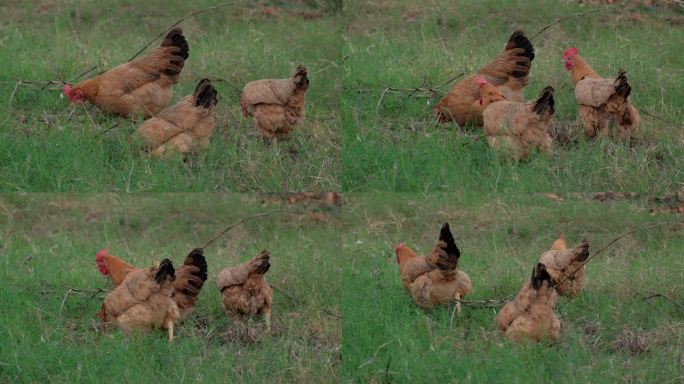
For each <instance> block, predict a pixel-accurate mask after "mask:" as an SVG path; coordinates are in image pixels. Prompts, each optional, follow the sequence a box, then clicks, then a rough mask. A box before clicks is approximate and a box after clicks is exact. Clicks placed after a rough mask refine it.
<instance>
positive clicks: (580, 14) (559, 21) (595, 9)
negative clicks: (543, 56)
mask: <svg viewBox="0 0 684 384" xmlns="http://www.w3.org/2000/svg"><path fill="white" fill-rule="evenodd" d="M600 10H601V9H600V8H594V9H590V10H588V11H584V12H580V13H575V14H573V15H570V16H564V17H560V18H558V19H556V21H554V22H553V23H551V24H549V25H547V26H545V27H544V28H542V29H541V30H540V31H539V32H537V33H536V34H535V35H534V36H532V37H530V40H534V38H535V37H537V36H539V35H541V34H542V33H544V32H545V31H546V30H547V29H549V28H551V27H553V26H554V25H556V24H559V23H561V22H563V21H565V20H568V19H572V18H573V17H579V16H582V15H586V14H587V13H592V12H598V11H600Z"/></svg>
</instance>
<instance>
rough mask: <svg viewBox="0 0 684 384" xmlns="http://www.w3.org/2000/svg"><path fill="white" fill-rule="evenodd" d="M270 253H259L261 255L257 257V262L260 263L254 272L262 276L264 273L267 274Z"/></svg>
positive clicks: (264, 251) (269, 264)
mask: <svg viewBox="0 0 684 384" xmlns="http://www.w3.org/2000/svg"><path fill="white" fill-rule="evenodd" d="M270 259H271V253H270V252H269V251H267V250H265V249H264V250H263V251H261V254H259V256H258V257H257V260H259V261H260V263H259V265H258V266H257V267H256V268H255V269H254V272H256V273H258V274H260V275H263V274H265V273H266V272H268V269H269V268H271V263H270Z"/></svg>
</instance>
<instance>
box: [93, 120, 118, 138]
mask: <svg viewBox="0 0 684 384" xmlns="http://www.w3.org/2000/svg"><path fill="white" fill-rule="evenodd" d="M118 126H119V123H115V124H114V125H112V126H111V127H109V128H107V129H105V130H104V131H102V132H100V133H98V134H97V136H102V135H104V134H105V133H107V132H109V131H111V130H112V129H114V128H116V127H118Z"/></svg>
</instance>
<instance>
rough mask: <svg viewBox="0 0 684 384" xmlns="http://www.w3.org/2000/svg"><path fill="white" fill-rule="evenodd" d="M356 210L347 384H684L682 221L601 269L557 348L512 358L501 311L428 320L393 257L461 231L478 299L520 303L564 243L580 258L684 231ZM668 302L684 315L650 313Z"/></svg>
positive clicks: (461, 198) (456, 201)
mask: <svg viewBox="0 0 684 384" xmlns="http://www.w3.org/2000/svg"><path fill="white" fill-rule="evenodd" d="M348 202H349V203H348V205H347V215H346V216H345V221H346V223H347V225H348V226H349V228H350V231H348V232H347V233H346V234H345V235H344V242H343V249H344V250H345V254H346V255H347V257H346V262H347V264H345V269H344V272H343V281H344V285H343V290H342V302H341V305H342V310H343V317H344V328H343V339H342V356H343V363H342V378H343V381H344V382H363V383H365V382H372V383H380V382H383V383H386V382H392V383H404V382H473V383H484V382H510V383H530V382H533V383H538V382H554V383H587V382H591V383H609V382H667V383H675V382H681V380H682V378H683V377H684V368H683V367H682V361H681V359H682V352H681V351H682V347H683V346H684V336H683V335H684V312H682V307H681V303H682V297H684V287H683V286H682V284H681V281H682V278H684V272H683V271H684V261H683V260H682V258H681V255H682V254H683V253H684V231H682V227H681V220H679V222H680V226H679V227H677V226H675V225H665V226H659V227H655V228H651V229H649V230H648V231H643V232H637V233H635V234H633V235H629V236H627V237H625V238H624V239H623V240H621V241H619V242H617V243H616V244H614V245H613V246H611V247H609V248H608V249H606V251H605V252H603V253H601V254H599V255H598V256H596V257H595V258H594V259H592V260H591V261H590V262H589V264H588V266H587V284H586V287H585V289H584V291H583V292H582V293H581V294H580V295H579V296H578V297H577V298H576V299H574V300H568V299H566V298H561V300H560V301H559V303H558V305H557V307H556V313H557V314H558V316H559V317H560V319H561V320H562V323H563V330H562V335H561V338H560V340H559V341H558V342H556V343H541V344H534V345H529V344H528V345H515V344H512V343H511V342H509V341H508V340H507V339H505V338H503V337H501V336H500V335H498V334H497V332H496V331H495V317H496V310H495V309H492V308H489V309H484V308H472V307H464V308H463V314H462V316H460V317H459V316H456V317H454V319H453V322H452V320H451V316H452V312H453V311H452V308H446V307H443V308H439V309H435V310H432V311H425V310H422V309H420V308H419V307H417V306H416V305H415V304H414V303H413V301H412V300H411V298H410V296H409V295H408V294H407V293H406V292H405V290H404V289H403V287H402V285H401V281H400V276H399V271H398V267H397V265H396V261H395V255H394V251H393V250H394V246H395V245H396V244H397V243H398V242H400V241H404V242H406V244H407V245H408V246H410V247H413V248H414V249H416V250H417V251H419V252H420V253H422V254H424V253H425V252H427V251H429V250H430V249H431V247H432V246H433V245H434V243H435V241H436V239H437V237H438V235H439V228H440V226H441V224H442V223H444V222H449V223H450V224H451V227H452V231H453V232H454V236H455V238H456V242H457V244H458V245H459V248H460V249H461V259H460V267H461V269H462V270H463V271H465V272H466V273H468V274H469V275H470V278H471V279H472V282H473V291H472V293H471V295H470V297H467V298H466V299H473V300H477V299H493V298H502V297H506V296H508V295H510V294H512V293H515V292H517V291H518V290H519V289H520V287H521V286H522V284H523V282H524V280H525V279H528V278H529V275H530V272H531V270H532V267H533V266H534V264H535V263H536V262H537V261H538V260H539V257H540V256H541V254H542V253H543V252H544V251H546V250H547V249H548V248H549V247H550V246H551V244H552V242H553V241H554V240H555V239H556V238H557V236H558V233H559V231H563V232H564V233H565V236H566V239H567V240H568V242H569V245H571V246H573V245H575V244H578V243H579V242H580V241H581V239H582V238H583V237H584V236H587V237H588V238H590V239H591V241H592V245H591V250H592V251H597V250H598V249H599V248H600V247H602V246H604V245H606V244H607V243H608V242H610V241H611V240H613V239H614V238H616V237H618V236H619V235H621V234H623V233H625V232H627V231H629V230H631V229H634V228H637V227H640V226H644V225H649V224H652V223H658V222H673V221H677V220H678V218H676V217H673V216H672V215H662V214H661V215H656V216H653V215H650V214H649V209H650V208H651V207H653V206H654V203H653V202H648V201H646V200H629V201H613V202H606V203H601V202H598V201H593V200H588V199H576V198H573V197H571V196H565V200H564V201H562V202H556V201H553V200H551V199H549V198H547V197H545V196H543V195H518V196H515V197H509V198H503V197H499V198H496V197H493V196H474V195H472V194H444V195H440V194H430V195H425V196H422V195H421V196H419V195H415V194H395V195H389V194H368V193H366V194H356V195H354V196H351V197H348ZM679 219H681V218H679ZM654 293H660V294H664V295H666V296H668V297H670V298H671V299H672V300H675V301H676V302H678V303H680V304H679V305H680V306H677V305H675V304H673V303H671V302H669V301H667V300H666V299H663V298H662V297H656V298H652V299H644V298H645V297H648V296H651V295H652V294H654Z"/></svg>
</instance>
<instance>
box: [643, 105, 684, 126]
mask: <svg viewBox="0 0 684 384" xmlns="http://www.w3.org/2000/svg"><path fill="white" fill-rule="evenodd" d="M639 112H641V113H643V114H644V115H646V116H651V117H652V118H654V119H656V120H660V121H662V122H663V123H665V125H669V126H672V127H684V124H676V123H673V122H670V121H668V120H665V119H663V118H662V117H660V116H657V115H655V114H653V113H651V112H649V111H647V110H645V109H643V108H639Z"/></svg>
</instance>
